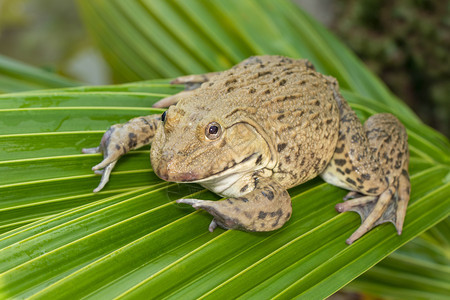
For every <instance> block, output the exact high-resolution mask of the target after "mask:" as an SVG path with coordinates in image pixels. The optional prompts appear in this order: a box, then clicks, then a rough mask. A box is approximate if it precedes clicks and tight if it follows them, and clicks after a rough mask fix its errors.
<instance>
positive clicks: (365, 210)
mask: <svg viewBox="0 0 450 300" xmlns="http://www.w3.org/2000/svg"><path fill="white" fill-rule="evenodd" d="M409 192H410V183H409V177H408V173H407V172H406V171H405V172H403V173H402V174H401V175H400V177H397V178H396V179H395V180H394V182H393V183H392V184H391V185H390V186H389V188H388V189H386V190H385V191H384V192H383V193H381V195H378V196H364V195H362V194H359V193H355V192H350V193H349V194H348V195H347V196H346V197H344V200H346V199H351V198H354V199H352V200H346V201H345V202H343V203H338V204H337V205H336V210H337V211H338V212H345V211H354V212H357V213H358V214H359V215H360V216H361V221H362V224H361V226H360V227H359V228H358V229H357V230H356V231H355V232H354V233H353V234H352V235H351V236H350V237H349V238H348V239H347V241H346V243H347V244H351V243H353V242H354V241H355V240H357V239H359V238H360V237H361V236H363V235H364V234H365V233H366V232H368V231H369V230H371V229H372V228H374V227H375V226H377V225H379V224H382V223H385V222H391V223H393V224H394V225H395V228H396V229H397V233H398V234H399V235H400V234H401V233H402V228H403V221H404V219H405V214H406V208H407V206H408V201H409ZM358 196H359V197H358Z"/></svg>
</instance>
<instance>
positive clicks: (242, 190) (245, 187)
mask: <svg viewBox="0 0 450 300" xmlns="http://www.w3.org/2000/svg"><path fill="white" fill-rule="evenodd" d="M247 188H248V184H246V185H244V186H243V187H242V188H241V193H243V192H245V191H246V190H247Z"/></svg>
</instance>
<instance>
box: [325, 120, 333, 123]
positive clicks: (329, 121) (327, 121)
mask: <svg viewBox="0 0 450 300" xmlns="http://www.w3.org/2000/svg"><path fill="white" fill-rule="evenodd" d="M331 122H333V120H331V119H327V120H326V121H325V123H327V124H330V123H331Z"/></svg>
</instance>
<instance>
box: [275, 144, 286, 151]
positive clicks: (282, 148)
mask: <svg viewBox="0 0 450 300" xmlns="http://www.w3.org/2000/svg"><path fill="white" fill-rule="evenodd" d="M286 146H287V144H286V143H282V144H278V146H277V150H278V152H281V151H283V150H284V148H286Z"/></svg>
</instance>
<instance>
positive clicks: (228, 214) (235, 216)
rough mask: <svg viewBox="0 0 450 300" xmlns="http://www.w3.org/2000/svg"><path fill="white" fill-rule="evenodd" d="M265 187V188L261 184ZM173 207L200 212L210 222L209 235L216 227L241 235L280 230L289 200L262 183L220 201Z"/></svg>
mask: <svg viewBox="0 0 450 300" xmlns="http://www.w3.org/2000/svg"><path fill="white" fill-rule="evenodd" d="M265 183H266V184H265ZM177 203H185V204H189V205H192V207H194V208H195V209H204V210H206V211H207V212H208V213H210V214H211V215H212V216H213V217H214V219H213V220H212V222H211V224H210V225H209V231H211V232H212V231H213V230H214V229H215V228H216V227H217V226H220V227H222V228H224V229H238V230H244V231H271V230H275V229H278V228H280V227H281V226H283V224H284V223H286V222H287V221H288V220H289V218H290V217H291V213H292V207H291V198H290V197H289V194H288V192H287V191H286V190H285V189H283V188H282V187H281V186H280V185H278V184H277V183H275V182H273V181H270V180H266V179H262V180H260V181H259V183H258V184H257V187H256V188H255V190H253V191H252V192H250V193H248V194H245V195H243V196H242V197H237V198H228V199H225V200H221V201H209V200H197V199H180V200H177Z"/></svg>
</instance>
